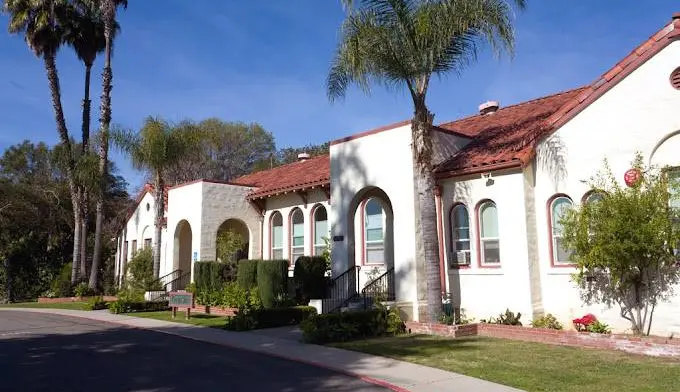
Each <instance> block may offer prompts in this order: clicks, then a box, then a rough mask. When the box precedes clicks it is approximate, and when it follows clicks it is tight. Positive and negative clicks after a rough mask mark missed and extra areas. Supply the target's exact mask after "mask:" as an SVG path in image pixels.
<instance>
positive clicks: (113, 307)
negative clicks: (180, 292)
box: [109, 299, 168, 314]
mask: <svg viewBox="0 0 680 392" xmlns="http://www.w3.org/2000/svg"><path fill="white" fill-rule="evenodd" d="M163 310H168V301H127V300H121V299H118V301H115V302H112V303H110V304H109V311H110V312H111V313H114V314H120V313H134V312H158V311H163Z"/></svg>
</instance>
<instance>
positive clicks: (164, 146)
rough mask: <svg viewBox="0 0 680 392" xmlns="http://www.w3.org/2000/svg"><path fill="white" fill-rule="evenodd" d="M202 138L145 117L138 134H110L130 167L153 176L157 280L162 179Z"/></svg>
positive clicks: (193, 131)
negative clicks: (124, 154)
mask: <svg viewBox="0 0 680 392" xmlns="http://www.w3.org/2000/svg"><path fill="white" fill-rule="evenodd" d="M201 139H202V136H201V132H200V131H199V130H198V129H197V128H188V127H187V125H186V124H184V125H183V126H180V127H173V126H171V125H170V124H168V123H167V122H166V121H164V120H162V119H156V118H151V117H149V118H147V119H146V121H145V123H144V126H143V127H142V129H141V130H140V131H139V132H138V133H131V132H126V131H120V132H114V133H113V134H112V140H113V142H114V143H115V144H116V145H117V146H118V147H119V148H120V149H121V150H122V151H123V152H125V153H126V154H127V155H128V156H129V157H130V159H131V161H132V165H133V166H134V167H135V168H136V169H138V170H143V171H147V172H148V173H149V174H151V176H152V177H153V186H154V190H153V193H154V202H155V207H156V211H155V213H154V215H155V216H154V221H155V226H156V230H155V235H154V246H153V273H154V276H155V277H158V273H159V271H160V265H161V232H162V230H163V220H164V219H163V218H164V215H165V187H166V183H165V177H164V174H165V172H166V171H167V169H168V168H170V167H173V166H175V165H176V164H177V162H180V161H181V160H183V159H185V158H186V157H187V156H189V155H190V154H191V153H193V151H195V150H196V148H198V146H199V143H200V141H201Z"/></svg>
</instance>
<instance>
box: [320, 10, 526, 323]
mask: <svg viewBox="0 0 680 392" xmlns="http://www.w3.org/2000/svg"><path fill="white" fill-rule="evenodd" d="M512 2H513V3H514V4H515V5H516V6H517V7H518V8H519V9H523V8H524V7H525V1H524V0H513V1H512ZM343 4H344V5H345V6H346V7H347V9H348V12H347V16H346V18H345V21H344V23H343V26H342V32H341V39H340V44H339V47H338V49H337V53H336V56H335V58H334V60H333V63H332V65H331V68H330V71H329V75H328V80H327V88H328V95H329V98H330V99H331V101H333V100H335V99H337V98H342V97H344V96H345V92H346V91H347V88H348V87H349V85H350V84H356V85H357V86H358V87H360V88H361V89H362V90H363V91H364V92H366V93H370V85H371V84H372V83H376V84H381V85H384V86H386V87H388V88H397V87H404V86H405V87H406V89H407V91H408V92H409V94H410V96H411V99H412V101H413V108H414V114H413V120H412V122H411V130H412V139H413V143H412V153H413V154H412V155H413V165H414V188H415V189H414V196H415V199H416V206H417V208H416V214H417V215H416V222H417V229H416V244H417V245H418V246H417V247H418V249H419V252H418V253H419V254H418V255H417V259H421V258H422V259H423V260H424V263H425V275H426V286H427V309H428V312H427V313H428V320H429V321H431V322H437V321H438V320H439V316H440V314H441V311H442V310H441V295H442V287H441V283H440V273H439V248H438V240H437V216H436V209H435V199H434V190H435V186H436V183H435V179H434V174H433V164H432V139H431V136H430V131H431V126H432V124H433V121H434V114H433V113H431V112H430V111H429V109H428V107H427V104H426V97H427V91H428V87H429V85H430V79H431V77H432V75H444V74H448V73H452V72H453V73H459V72H461V71H462V70H463V68H465V66H467V65H468V64H470V62H471V61H472V60H474V59H475V58H476V55H477V49H478V46H479V44H481V43H484V42H488V43H489V44H491V46H492V47H493V48H494V49H495V50H496V52H497V53H500V51H501V50H505V51H507V52H510V53H512V52H513V48H514V33H513V26H512V20H511V17H512V13H513V9H512V6H511V4H509V2H506V1H504V0H355V1H352V0H343Z"/></svg>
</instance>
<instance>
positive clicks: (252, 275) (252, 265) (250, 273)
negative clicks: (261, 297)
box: [236, 260, 260, 289]
mask: <svg viewBox="0 0 680 392" xmlns="http://www.w3.org/2000/svg"><path fill="white" fill-rule="evenodd" d="M259 262H260V260H240V261H239V262H238V272H237V277H236V280H237V281H238V284H239V286H241V287H243V288H244V289H250V288H252V287H255V286H257V264H258V263H259Z"/></svg>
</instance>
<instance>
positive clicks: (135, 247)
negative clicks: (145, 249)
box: [132, 240, 139, 258]
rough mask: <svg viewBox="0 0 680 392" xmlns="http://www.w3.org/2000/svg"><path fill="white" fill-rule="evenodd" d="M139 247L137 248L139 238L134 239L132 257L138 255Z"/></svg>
mask: <svg viewBox="0 0 680 392" xmlns="http://www.w3.org/2000/svg"><path fill="white" fill-rule="evenodd" d="M138 251H139V249H137V240H132V258H134V257H135V256H137V252H138Z"/></svg>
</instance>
